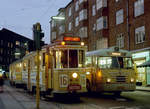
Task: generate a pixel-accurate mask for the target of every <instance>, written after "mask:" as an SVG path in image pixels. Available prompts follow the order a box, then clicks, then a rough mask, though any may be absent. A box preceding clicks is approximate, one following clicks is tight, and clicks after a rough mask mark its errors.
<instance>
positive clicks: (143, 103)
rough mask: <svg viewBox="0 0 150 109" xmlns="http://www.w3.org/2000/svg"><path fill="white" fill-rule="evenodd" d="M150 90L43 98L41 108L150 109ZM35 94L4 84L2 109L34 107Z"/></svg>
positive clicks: (0, 94) (1, 96)
mask: <svg viewBox="0 0 150 109" xmlns="http://www.w3.org/2000/svg"><path fill="white" fill-rule="evenodd" d="M149 98H150V92H146V91H135V92H126V93H122V94H121V97H115V96H114V95H111V94H102V95H100V94H99V95H98V94H96V95H84V96H82V97H81V100H80V101H76V102H72V101H64V99H62V100H61V99H59V100H54V99H52V98H49V99H46V100H41V102H40V106H41V109H150V101H149ZM35 106H36V105H35V96H32V95H29V94H28V93H25V91H24V90H23V89H16V88H14V87H13V88H12V87H10V86H8V85H5V86H4V92H3V93H0V109H34V108H35Z"/></svg>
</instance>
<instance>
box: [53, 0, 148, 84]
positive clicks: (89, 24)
mask: <svg viewBox="0 0 150 109" xmlns="http://www.w3.org/2000/svg"><path fill="white" fill-rule="evenodd" d="M149 5H150V0H72V1H71V2H70V3H69V4H68V5H66V7H64V13H65V14H64V16H65V20H64V25H65V28H64V33H65V32H66V33H72V34H73V36H79V37H81V39H82V40H83V41H85V42H86V44H87V46H88V50H96V49H101V48H107V47H112V46H118V47H119V48H121V49H126V50H129V51H131V52H132V53H133V59H134V62H135V63H136V64H137V65H139V64H141V63H143V62H145V61H148V60H150V37H149V36H150V31H149V29H150V24H149V22H150V13H149V12H150V7H149ZM51 30H52V28H51ZM59 36H60V35H56V38H58V37H59ZM51 37H54V35H53V34H51ZM51 41H52V40H51ZM137 82H138V83H139V84H142V85H150V68H149V67H146V68H138V74H137Z"/></svg>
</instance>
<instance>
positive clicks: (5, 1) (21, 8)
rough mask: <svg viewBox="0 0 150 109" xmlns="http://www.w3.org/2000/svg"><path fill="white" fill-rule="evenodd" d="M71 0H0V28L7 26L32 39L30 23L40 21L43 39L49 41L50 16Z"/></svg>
mask: <svg viewBox="0 0 150 109" xmlns="http://www.w3.org/2000/svg"><path fill="white" fill-rule="evenodd" d="M70 1H71V0H1V2H0V29H2V28H7V29H9V30H12V31H14V32H16V33H19V34H21V35H23V36H26V37H28V38H30V39H32V25H33V24H35V23H36V22H40V23H41V25H42V29H43V32H44V33H45V37H44V41H45V42H46V43H49V42H50V39H49V38H50V37H49V36H50V25H49V21H50V18H51V16H55V15H56V14H57V12H58V9H59V8H61V7H64V6H66V5H67V4H68V3H69V2H70Z"/></svg>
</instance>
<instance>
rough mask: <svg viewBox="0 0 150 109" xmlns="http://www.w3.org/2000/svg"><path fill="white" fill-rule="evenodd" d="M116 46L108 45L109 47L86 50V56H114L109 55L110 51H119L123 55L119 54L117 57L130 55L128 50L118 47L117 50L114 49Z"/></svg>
mask: <svg viewBox="0 0 150 109" xmlns="http://www.w3.org/2000/svg"><path fill="white" fill-rule="evenodd" d="M115 48H116V47H110V48H104V49H99V50H94V51H89V52H86V56H115V55H111V54H110V53H114V52H115V53H121V54H123V55H120V56H119V57H131V56H132V54H131V52H130V51H128V50H123V49H118V51H116V50H115Z"/></svg>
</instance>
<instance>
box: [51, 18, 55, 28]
mask: <svg viewBox="0 0 150 109" xmlns="http://www.w3.org/2000/svg"><path fill="white" fill-rule="evenodd" d="M51 25H52V28H53V27H55V26H56V22H55V21H54V20H52V24H51Z"/></svg>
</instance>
